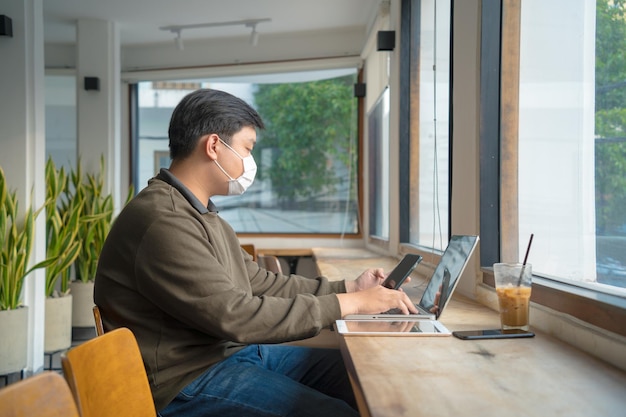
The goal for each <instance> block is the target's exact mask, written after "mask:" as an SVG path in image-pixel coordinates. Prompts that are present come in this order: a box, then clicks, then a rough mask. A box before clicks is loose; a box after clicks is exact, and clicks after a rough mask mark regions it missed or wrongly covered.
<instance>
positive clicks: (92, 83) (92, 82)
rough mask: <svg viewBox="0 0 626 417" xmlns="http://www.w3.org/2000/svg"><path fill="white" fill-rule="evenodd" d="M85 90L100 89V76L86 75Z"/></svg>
mask: <svg viewBox="0 0 626 417" xmlns="http://www.w3.org/2000/svg"><path fill="white" fill-rule="evenodd" d="M85 90H86V91H89V90H93V91H100V78H98V77H85Z"/></svg>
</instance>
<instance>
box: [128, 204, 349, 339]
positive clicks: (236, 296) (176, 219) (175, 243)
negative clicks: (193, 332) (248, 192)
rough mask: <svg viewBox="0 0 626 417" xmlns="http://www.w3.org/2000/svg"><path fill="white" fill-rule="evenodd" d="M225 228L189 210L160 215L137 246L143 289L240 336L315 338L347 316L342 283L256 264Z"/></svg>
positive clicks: (211, 330) (180, 313)
mask: <svg viewBox="0 0 626 417" xmlns="http://www.w3.org/2000/svg"><path fill="white" fill-rule="evenodd" d="M173 231H175V233H173ZM217 231H218V232H219V233H217V232H215V233H213V234H212V235H208V236H207V232H206V230H205V228H203V226H202V225H201V224H200V223H198V222H195V221H194V220H193V219H191V218H189V217H188V216H166V217H162V218H160V219H159V221H157V222H155V223H154V224H153V225H152V226H151V227H150V228H149V229H148V230H147V232H146V234H145V236H144V238H143V240H142V244H141V245H140V246H139V248H138V250H137V253H136V260H135V266H136V267H135V268H136V269H135V276H136V279H137V287H138V289H139V291H140V292H141V293H142V294H143V295H144V296H145V297H147V298H148V299H150V300H151V301H152V302H153V303H155V304H156V305H159V306H161V308H162V309H163V310H164V311H166V312H167V313H168V314H169V315H171V316H173V317H174V318H176V320H178V321H180V322H181V323H183V324H184V325H187V326H189V327H192V328H195V329H197V330H200V331H202V332H204V333H207V334H209V335H211V336H213V337H216V338H220V339H224V340H231V341H234V342H240V343H276V342H284V341H290V340H297V339H302V338H307V337H311V336H313V335H315V334H317V333H318V332H319V331H320V330H321V329H322V328H323V327H327V326H329V325H331V324H332V323H333V322H334V320H336V319H338V318H340V315H341V313H340V308H339V301H338V299H337V297H336V295H335V294H334V291H335V290H341V288H342V284H338V283H332V284H331V283H330V282H329V281H328V280H327V279H326V278H323V277H319V278H317V279H308V278H304V277H294V276H291V277H285V276H282V275H279V276H276V275H274V274H272V273H270V272H267V271H265V270H264V269H262V268H259V267H258V266H256V267H254V265H251V264H250V262H246V260H244V255H243V254H242V251H241V250H240V249H239V248H238V247H237V250H234V249H235V248H233V247H232V246H233V243H232V239H233V237H234V239H235V241H236V236H235V235H234V233H232V236H230V233H229V231H228V230H222V229H219V228H218V229H217ZM251 269H252V271H251ZM251 272H254V274H253V275H252V276H250V273H251ZM292 278H293V280H292ZM343 291H345V286H344V287H343Z"/></svg>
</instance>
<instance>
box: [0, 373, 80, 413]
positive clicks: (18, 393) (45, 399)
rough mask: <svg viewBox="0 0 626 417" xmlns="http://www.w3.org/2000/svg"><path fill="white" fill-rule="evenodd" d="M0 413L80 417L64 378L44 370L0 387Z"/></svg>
mask: <svg viewBox="0 0 626 417" xmlns="http://www.w3.org/2000/svg"><path fill="white" fill-rule="evenodd" d="M0 416H2V417H27V416H37V417H60V416H63V417H79V414H78V408H77V407H76V403H75V402H74V397H72V392H71V391H70V388H69V387H68V385H67V383H66V382H65V380H64V379H63V377H62V376H61V375H59V374H58V373H56V372H50V371H47V372H42V373H40V374H36V375H33V376H31V377H29V378H26V379H23V380H21V381H18V382H15V383H13V384H11V385H8V386H6V387H4V388H2V389H0Z"/></svg>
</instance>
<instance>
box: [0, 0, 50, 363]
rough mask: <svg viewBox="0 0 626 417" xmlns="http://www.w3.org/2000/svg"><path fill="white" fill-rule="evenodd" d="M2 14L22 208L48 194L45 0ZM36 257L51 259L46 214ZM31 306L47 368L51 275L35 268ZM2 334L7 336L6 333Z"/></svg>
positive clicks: (2, 146)
mask: <svg viewBox="0 0 626 417" xmlns="http://www.w3.org/2000/svg"><path fill="white" fill-rule="evenodd" d="M2 14H4V15H6V16H8V17H10V18H11V19H12V21H13V37H5V36H1V37H0V56H1V57H2V65H0V91H1V92H2V94H1V97H2V99H1V100H0V126H1V128H0V166H2V168H3V169H4V171H5V174H6V177H7V181H8V185H9V188H10V189H12V190H16V191H17V196H18V199H19V204H20V208H21V210H22V211H25V207H27V206H28V205H29V204H31V205H32V206H33V207H34V208H39V207H41V206H42V205H43V203H44V199H45V179H44V165H45V151H46V144H45V121H44V53H43V6H42V0H4V1H3V7H2ZM35 227H36V229H35V231H36V242H35V245H34V248H33V260H32V261H31V262H33V263H34V261H35V260H36V261H41V260H43V259H44V258H45V250H46V249H45V216H44V214H43V213H42V214H41V215H40V216H39V218H38V219H37V222H36V226H35ZM23 289H24V293H23V301H24V304H25V305H27V306H28V307H29V328H28V333H29V339H28V365H27V366H28V368H27V371H29V372H37V371H39V370H41V369H42V368H43V338H44V308H45V274H44V271H43V270H38V271H35V272H34V273H32V274H31V275H30V276H29V277H28V278H27V279H26V283H25V285H24V288H23ZM2 337H6V335H3V336H2Z"/></svg>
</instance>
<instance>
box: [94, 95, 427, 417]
mask: <svg viewBox="0 0 626 417" xmlns="http://www.w3.org/2000/svg"><path fill="white" fill-rule="evenodd" d="M262 128H263V122H262V120H261V118H260V117H259V115H258V114H257V112H256V111H255V110H254V109H252V108H251V107H250V106H249V105H247V104H246V103H245V102H243V101H242V100H240V99H238V98H236V97H233V96H232V95H230V94H227V93H224V92H221V91H216V90H209V89H202V90H198V91H195V92H193V93H191V94H189V95H187V96H186V97H185V98H183V100H182V101H181V102H180V103H179V104H178V106H177V107H176V108H175V109H174V113H173V114H172V118H171V121H170V127H169V137H170V156H171V158H172V163H171V165H170V168H169V169H168V170H166V169H163V170H161V172H160V173H159V174H158V175H157V176H156V177H154V178H153V179H151V180H150V181H149V183H148V186H147V187H146V188H145V189H144V190H142V191H141V192H140V193H139V194H138V195H137V196H136V197H135V198H134V199H133V200H132V201H131V202H130V203H129V204H128V205H127V206H126V207H125V208H124V210H123V211H122V212H121V213H120V215H119V216H118V217H117V219H116V220H115V223H114V225H113V227H112V229H111V231H110V233H109V235H108V237H107V240H106V243H105V245H104V249H103V251H102V253H101V256H100V262H99V266H98V272H97V275H96V280H95V282H96V284H95V290H94V299H95V302H96V304H97V305H98V306H99V307H100V310H101V313H102V316H103V322H104V326H105V329H107V330H110V329H113V328H117V327H128V328H130V329H131V330H132V331H133V333H134V334H135V337H136V338H137V342H138V344H139V347H140V350H141V354H142V356H143V360H144V364H145V366H146V371H147V374H148V379H149V381H150V386H151V389H152V393H153V396H154V401H155V405H156V407H157V410H158V411H159V415H160V416H162V417H167V416H174V415H176V416H209V415H220V416H231V415H232V416H244V415H245V416H257V415H258V416H270V415H271V416H278V415H280V416H287V415H294V416H296V415H297V416H308V415H311V416H313V415H324V416H325V415H332V416H352V415H356V411H355V409H354V408H355V401H354V396H353V394H352V391H351V388H350V384H349V381H348V378H347V375H346V371H345V368H344V366H343V362H342V359H341V355H340V353H339V352H338V351H337V350H336V349H312V348H306V347H296V346H289V345H278V343H281V342H287V341H292V340H297V339H305V338H308V337H311V336H314V335H316V334H317V333H318V332H319V331H320V330H321V329H322V328H324V327H328V326H330V325H332V324H333V323H334V321H335V320H336V319H339V318H341V317H343V316H345V315H347V314H356V313H378V312H381V311H386V310H388V309H390V308H400V309H401V310H402V311H403V312H404V313H407V314H408V313H409V312H412V313H415V312H416V311H415V307H414V305H413V304H412V303H411V301H410V300H409V298H408V297H407V296H406V294H405V293H403V292H401V291H395V290H390V289H387V288H384V287H382V286H381V285H380V283H381V282H382V281H383V279H384V273H383V271H382V270H380V269H372V270H368V271H365V272H364V273H363V274H362V275H361V276H359V277H358V278H357V279H356V280H354V281H341V282H329V281H328V280H327V279H326V278H323V277H318V278H316V279H309V278H304V277H300V276H295V275H292V276H290V277H285V276H283V275H275V274H273V273H271V272H268V271H266V270H264V269H262V268H260V267H259V266H258V265H257V264H256V263H255V262H253V261H252V258H251V257H250V256H249V255H248V254H246V253H245V252H244V251H243V250H242V249H241V247H240V244H239V240H238V239H237V235H236V234H235V232H234V231H233V230H232V228H231V227H230V226H229V225H228V224H227V223H226V222H225V221H224V220H223V219H221V218H220V217H219V215H218V213H217V211H216V209H215V206H214V205H213V203H212V202H211V197H212V196H214V195H233V194H241V193H243V192H244V191H245V190H246V188H247V187H248V186H250V184H252V181H253V180H254V176H255V173H256V165H255V163H254V159H253V158H252V155H251V152H252V149H253V147H254V144H255V142H256V129H262Z"/></svg>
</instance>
